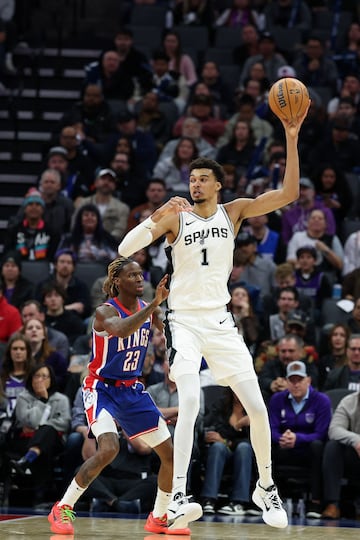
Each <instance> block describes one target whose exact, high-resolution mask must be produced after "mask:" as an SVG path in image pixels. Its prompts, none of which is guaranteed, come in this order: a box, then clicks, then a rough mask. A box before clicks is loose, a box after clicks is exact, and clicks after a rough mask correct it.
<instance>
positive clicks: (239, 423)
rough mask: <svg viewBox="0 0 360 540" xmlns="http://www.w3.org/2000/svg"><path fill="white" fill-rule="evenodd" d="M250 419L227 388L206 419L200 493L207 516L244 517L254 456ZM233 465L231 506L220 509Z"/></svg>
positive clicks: (223, 506)
mask: <svg viewBox="0 0 360 540" xmlns="http://www.w3.org/2000/svg"><path fill="white" fill-rule="evenodd" d="M249 425H250V419H249V417H248V415H247V413H246V411H245V409H244V407H243V405H242V403H241V402H240V401H239V399H238V398H237V397H236V396H235V394H234V393H233V392H232V390H231V389H230V388H229V387H227V388H226V389H225V392H224V397H223V399H221V400H220V401H216V402H215V403H214V404H213V406H212V409H211V411H210V414H209V415H208V416H207V417H206V419H205V426H204V430H205V433H204V442H205V443H206V465H205V476H204V483H203V486H202V489H201V498H202V500H203V502H202V507H203V510H204V514H215V511H216V513H219V514H225V515H230V516H242V515H244V514H245V511H246V510H247V507H248V506H249V500H250V483H251V477H252V467H253V454H252V448H251V444H250V435H249ZM229 463H230V464H231V476H232V479H231V487H230V493H229V502H228V503H226V504H222V505H220V508H218V509H215V507H216V506H218V493H219V488H220V484H221V480H222V477H223V474H224V469H225V465H226V464H229Z"/></svg>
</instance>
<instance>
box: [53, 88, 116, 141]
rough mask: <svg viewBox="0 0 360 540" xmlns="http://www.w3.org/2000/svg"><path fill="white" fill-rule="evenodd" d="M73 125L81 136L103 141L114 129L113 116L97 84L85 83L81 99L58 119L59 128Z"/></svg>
mask: <svg viewBox="0 0 360 540" xmlns="http://www.w3.org/2000/svg"><path fill="white" fill-rule="evenodd" d="M65 126H73V127H74V128H75V129H76V132H77V134H80V136H81V137H82V138H86V139H90V140H91V141H93V142H98V143H101V142H104V141H105V140H106V139H107V137H108V136H109V135H110V133H112V132H113V131H114V129H115V118H114V114H113V112H112V110H111V107H110V105H109V103H108V102H107V101H106V100H105V99H104V94H103V91H102V89H101V87H100V86H98V85H97V84H87V85H86V86H85V88H84V91H83V96H82V99H80V100H79V101H76V102H75V103H74V104H73V106H72V107H71V109H70V110H69V111H66V112H65V113H64V114H63V116H62V118H61V119H60V121H59V130H60V129H61V128H63V127H65Z"/></svg>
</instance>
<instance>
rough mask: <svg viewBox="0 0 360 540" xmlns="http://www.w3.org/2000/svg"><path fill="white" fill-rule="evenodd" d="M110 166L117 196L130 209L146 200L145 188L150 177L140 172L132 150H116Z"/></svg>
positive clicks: (140, 169)
mask: <svg viewBox="0 0 360 540" xmlns="http://www.w3.org/2000/svg"><path fill="white" fill-rule="evenodd" d="M110 168H111V169H112V170H113V171H114V172H115V173H116V177H117V182H118V197H119V198H121V200H122V201H123V202H124V203H125V204H127V206H128V207H129V208H130V209H132V208H134V207H135V206H138V205H139V204H143V203H144V202H145V201H146V189H147V186H148V185H149V181H150V179H148V178H147V177H146V174H145V173H144V172H142V167H141V164H140V166H139V163H138V162H137V159H136V158H135V156H134V152H133V151H132V149H130V153H128V152H126V151H117V152H116V153H115V154H114V157H113V158H112V160H111V161H110Z"/></svg>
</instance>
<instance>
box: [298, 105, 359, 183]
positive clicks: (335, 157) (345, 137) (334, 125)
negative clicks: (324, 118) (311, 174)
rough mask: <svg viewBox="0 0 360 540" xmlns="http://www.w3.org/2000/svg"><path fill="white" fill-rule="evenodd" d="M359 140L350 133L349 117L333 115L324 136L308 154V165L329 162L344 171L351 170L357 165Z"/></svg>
mask: <svg viewBox="0 0 360 540" xmlns="http://www.w3.org/2000/svg"><path fill="white" fill-rule="evenodd" d="M359 151H360V142H359V140H358V139H357V138H356V137H355V136H354V135H353V134H352V133H351V131H350V124H349V119H348V118H347V117H346V116H344V115H339V114H337V115H335V116H334V118H333V120H332V121H331V122H330V124H329V126H328V128H327V130H326V131H325V134H324V137H323V139H322V140H321V141H319V142H318V144H316V146H315V147H314V148H313V150H312V151H311V152H310V154H309V156H308V160H307V163H308V167H309V168H312V169H314V168H315V167H317V166H318V164H319V163H329V164H331V165H333V166H334V167H336V168H337V169H340V170H342V171H343V172H344V173H349V172H350V173H351V172H353V170H354V168H355V169H356V168H357V167H358V166H359Z"/></svg>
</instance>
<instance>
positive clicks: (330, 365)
mask: <svg viewBox="0 0 360 540" xmlns="http://www.w3.org/2000/svg"><path fill="white" fill-rule="evenodd" d="M349 338H350V329H349V327H348V326H347V325H346V324H341V323H335V324H334V325H333V326H332V328H331V330H330V332H329V335H328V351H327V353H326V354H324V355H323V356H321V357H320V358H319V361H318V370H319V389H320V390H322V389H323V388H324V383H325V380H326V377H327V375H328V373H329V372H330V371H331V370H332V369H334V368H338V367H341V366H344V365H345V364H346V362H347V358H346V347H347V343H348V341H349Z"/></svg>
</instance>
